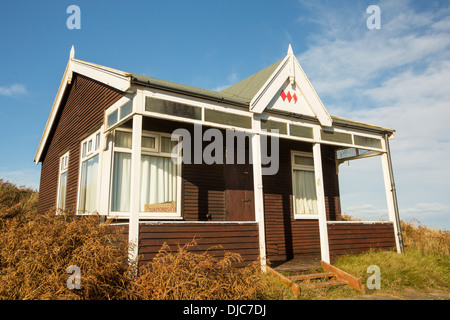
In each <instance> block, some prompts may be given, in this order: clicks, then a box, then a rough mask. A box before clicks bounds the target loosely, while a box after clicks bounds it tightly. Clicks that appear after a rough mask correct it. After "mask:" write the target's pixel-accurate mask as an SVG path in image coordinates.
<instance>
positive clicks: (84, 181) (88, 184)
mask: <svg viewBox="0 0 450 320" xmlns="http://www.w3.org/2000/svg"><path fill="white" fill-rule="evenodd" d="M97 180H98V155H96V156H94V157H92V158H90V159H89V160H86V161H84V162H83V164H82V166H81V197H80V208H79V209H80V211H81V212H82V213H92V212H96V211H97V184H98V181H97Z"/></svg>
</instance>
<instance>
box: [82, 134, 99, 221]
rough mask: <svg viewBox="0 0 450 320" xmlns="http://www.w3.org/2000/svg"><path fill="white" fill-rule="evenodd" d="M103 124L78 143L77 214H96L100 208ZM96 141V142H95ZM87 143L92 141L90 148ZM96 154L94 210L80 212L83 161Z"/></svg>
mask: <svg viewBox="0 0 450 320" xmlns="http://www.w3.org/2000/svg"><path fill="white" fill-rule="evenodd" d="M102 132H103V126H102V127H101V128H100V129H99V130H97V131H95V132H94V133H92V134H91V135H89V136H88V137H87V138H85V139H84V140H82V141H81V143H80V165H79V174H78V196H77V215H89V214H96V213H98V212H99V210H100V189H101V172H102V168H101V164H102V152H101V151H102V150H103V143H104V142H103V134H102ZM97 142H98V144H97ZM85 143H86V154H85V155H83V146H84V144H85ZM89 143H92V148H89ZM96 155H98V170H97V171H98V172H97V181H98V183H97V195H96V207H97V209H96V211H95V212H88V213H85V212H80V201H81V175H82V172H81V169H82V167H83V162H85V161H87V160H89V159H91V158H93V157H95V156H96Z"/></svg>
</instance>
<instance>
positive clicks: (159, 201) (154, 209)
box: [111, 128, 181, 217]
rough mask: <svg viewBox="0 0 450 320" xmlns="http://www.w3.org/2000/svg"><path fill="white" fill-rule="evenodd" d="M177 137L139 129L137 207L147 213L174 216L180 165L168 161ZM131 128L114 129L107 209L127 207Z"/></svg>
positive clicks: (128, 206) (128, 200)
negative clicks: (139, 178) (139, 162)
mask: <svg viewBox="0 0 450 320" xmlns="http://www.w3.org/2000/svg"><path fill="white" fill-rule="evenodd" d="M177 144H178V141H172V140H171V136H170V135H166V134H160V133H151V132H143V134H142V138H141V180H140V195H139V199H140V200H139V211H140V212H143V213H144V212H145V213H146V214H147V215H148V216H152V215H153V216H155V215H157V216H161V215H164V216H167V217H173V216H178V215H179V212H180V210H178V209H179V208H178V207H177V202H178V198H177V197H178V196H179V190H178V188H179V186H180V181H179V180H180V167H181V165H177V164H175V163H174V162H173V161H172V151H173V149H174V147H175V146H176V145H177ZM131 145H132V131H131V130H127V129H122V128H121V129H116V130H115V132H114V157H113V161H114V162H113V166H112V170H113V172H112V175H113V179H112V188H111V211H112V212H129V211H130V197H131V195H130V185H131V153H132V150H131Z"/></svg>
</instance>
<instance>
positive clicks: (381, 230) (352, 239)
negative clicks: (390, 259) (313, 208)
mask: <svg viewBox="0 0 450 320" xmlns="http://www.w3.org/2000/svg"><path fill="white" fill-rule="evenodd" d="M328 242H329V245H330V256H331V257H332V258H333V257H337V256H339V255H343V254H350V253H360V252H364V251H367V250H369V249H371V248H376V249H380V250H390V249H392V248H395V234H394V226H393V224H392V223H373V224H369V223H344V222H340V223H337V224H328Z"/></svg>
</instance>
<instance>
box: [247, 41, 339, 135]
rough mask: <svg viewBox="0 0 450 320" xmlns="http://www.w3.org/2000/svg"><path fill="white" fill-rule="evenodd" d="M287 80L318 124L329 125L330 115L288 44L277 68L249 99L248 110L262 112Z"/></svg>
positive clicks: (330, 121)
mask: <svg viewBox="0 0 450 320" xmlns="http://www.w3.org/2000/svg"><path fill="white" fill-rule="evenodd" d="M287 80H289V82H290V83H291V85H295V86H296V87H297V88H298V89H299V90H300V92H301V94H302V95H303V97H304V98H305V100H306V102H307V103H308V105H309V107H310V108H311V110H312V112H313V113H314V114H315V115H316V117H317V119H318V120H319V122H320V124H321V125H322V126H325V127H331V126H332V123H333V121H332V119H331V116H330V115H329V113H328V111H327V110H326V109H325V107H324V105H323V103H322V101H321V100H320V98H319V96H318V95H317V93H316V91H315V90H314V88H313V87H312V85H311V83H310V82H309V80H308V78H307V77H306V75H305V73H304V71H303V69H302V67H301V66H300V63H299V62H298V61H297V58H296V57H295V55H294V53H293V51H292V48H291V45H289V49H288V53H287V55H286V57H285V58H284V59H283V61H282V62H281V63H280V65H279V66H278V68H277V69H276V70H275V71H274V72H273V74H272V75H271V76H270V77H269V79H268V80H267V81H266V82H265V83H264V85H263V86H262V87H261V89H260V90H259V91H258V93H257V94H256V95H255V96H254V97H253V99H252V100H251V101H250V111H251V112H254V113H263V112H264V110H265V109H266V108H267V106H268V105H269V103H270V101H272V99H273V98H274V97H275V96H276V95H277V94H278V92H279V90H280V88H281V87H282V85H283V84H284V83H285V82H286V81H287Z"/></svg>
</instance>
